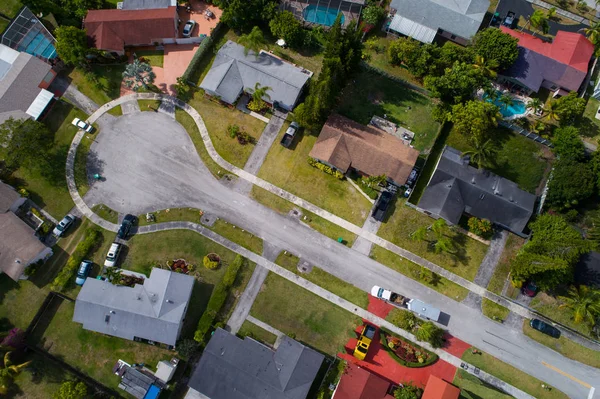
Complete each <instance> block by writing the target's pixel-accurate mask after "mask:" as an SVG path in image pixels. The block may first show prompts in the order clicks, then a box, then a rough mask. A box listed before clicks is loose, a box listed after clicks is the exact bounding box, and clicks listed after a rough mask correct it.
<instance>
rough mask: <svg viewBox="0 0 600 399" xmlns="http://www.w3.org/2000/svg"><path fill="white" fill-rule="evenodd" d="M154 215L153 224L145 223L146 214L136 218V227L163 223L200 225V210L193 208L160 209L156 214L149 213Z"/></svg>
mask: <svg viewBox="0 0 600 399" xmlns="http://www.w3.org/2000/svg"><path fill="white" fill-rule="evenodd" d="M151 213H152V214H153V215H154V222H150V223H148V222H147V221H146V214H145V213H144V214H142V215H139V216H138V225H139V226H146V225H149V224H156V223H165V222H178V221H184V222H194V223H200V210H199V209H194V208H171V209H169V210H168V212H167V210H166V209H162V210H159V211H156V212H151Z"/></svg>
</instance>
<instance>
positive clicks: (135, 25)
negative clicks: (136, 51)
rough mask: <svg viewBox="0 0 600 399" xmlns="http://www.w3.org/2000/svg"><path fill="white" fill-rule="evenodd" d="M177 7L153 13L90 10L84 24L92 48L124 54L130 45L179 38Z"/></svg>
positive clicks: (148, 11) (161, 9)
mask: <svg viewBox="0 0 600 399" xmlns="http://www.w3.org/2000/svg"><path fill="white" fill-rule="evenodd" d="M176 17H177V10H176V7H167V8H158V9H152V10H89V11H88V14H87V16H86V17H85V20H84V27H85V29H86V31H87V34H88V38H89V39H90V41H91V45H92V46H94V47H96V48H99V49H102V50H114V51H123V47H124V46H127V45H143V44H151V43H152V41H153V40H154V39H162V38H174V37H177V32H176V24H175V18H176Z"/></svg>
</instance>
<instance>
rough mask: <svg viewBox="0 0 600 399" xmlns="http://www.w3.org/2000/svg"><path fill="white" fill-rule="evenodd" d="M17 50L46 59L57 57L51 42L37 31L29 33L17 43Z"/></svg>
mask: <svg viewBox="0 0 600 399" xmlns="http://www.w3.org/2000/svg"><path fill="white" fill-rule="evenodd" d="M18 50H19V51H24V52H26V53H28V54H31V55H34V56H36V57H42V58H47V59H52V58H56V55H57V54H56V49H55V48H54V44H53V43H52V41H51V40H50V39H49V38H48V37H46V35H44V33H43V32H41V31H39V30H31V31H29V33H27V36H25V37H24V38H23V40H22V41H21V43H19V47H18Z"/></svg>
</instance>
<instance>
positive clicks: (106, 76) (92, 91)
mask: <svg viewBox="0 0 600 399" xmlns="http://www.w3.org/2000/svg"><path fill="white" fill-rule="evenodd" d="M124 70H125V64H117V65H93V66H92V71H93V72H94V73H95V74H96V75H97V76H98V81H99V85H98V86H97V85H96V84H95V83H93V82H90V81H89V80H88V79H87V78H86V77H85V75H84V74H83V72H82V71H81V70H79V69H73V71H72V72H71V73H70V74H69V78H71V79H72V80H73V83H74V84H75V85H76V86H77V88H78V89H79V91H81V92H82V93H83V94H85V95H86V96H88V97H89V98H90V99H91V100H92V101H94V102H95V103H96V104H98V105H102V104H105V103H107V102H109V101H110V100H114V99H115V98H118V97H119V96H120V91H121V81H122V80H123V71H124ZM116 108H120V107H116Z"/></svg>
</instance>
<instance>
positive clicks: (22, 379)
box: [6, 352, 91, 399]
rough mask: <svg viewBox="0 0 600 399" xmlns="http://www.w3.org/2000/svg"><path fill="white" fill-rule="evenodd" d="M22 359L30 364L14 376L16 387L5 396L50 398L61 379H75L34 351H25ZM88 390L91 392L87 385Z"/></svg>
mask: <svg viewBox="0 0 600 399" xmlns="http://www.w3.org/2000/svg"><path fill="white" fill-rule="evenodd" d="M23 361H31V364H30V365H29V366H27V368H25V369H24V370H23V371H22V372H21V373H20V374H18V375H17V376H16V377H15V380H14V381H15V384H16V387H17V388H16V389H14V390H11V391H9V393H8V394H7V395H6V397H7V398H11V399H12V398H14V399H48V398H52V397H53V395H54V394H55V393H56V392H57V391H58V389H59V388H60V386H61V384H62V383H63V381H75V380H76V379H77V377H76V376H75V375H73V374H71V373H69V372H68V371H66V370H64V369H62V368H61V367H60V366H59V365H57V364H56V363H54V362H52V361H51V360H49V359H46V358H45V357H42V356H40V355H38V354H36V353H33V352H29V353H27V355H26V356H25V358H24V359H23ZM17 390H18V392H17ZM88 392H91V389H90V388H89V387H88Z"/></svg>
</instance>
